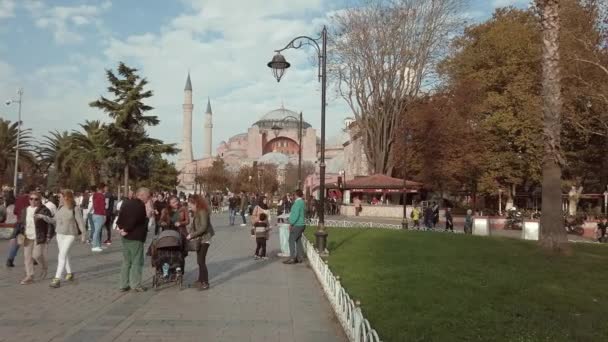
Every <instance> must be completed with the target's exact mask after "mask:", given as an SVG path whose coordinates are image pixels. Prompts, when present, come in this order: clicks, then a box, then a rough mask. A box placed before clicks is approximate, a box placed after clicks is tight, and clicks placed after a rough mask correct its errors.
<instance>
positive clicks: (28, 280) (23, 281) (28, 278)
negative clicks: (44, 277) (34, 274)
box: [21, 277, 34, 285]
mask: <svg viewBox="0 0 608 342" xmlns="http://www.w3.org/2000/svg"><path fill="white" fill-rule="evenodd" d="M32 283H34V279H32V278H31V277H25V279H23V280H22V281H21V285H29V284H32Z"/></svg>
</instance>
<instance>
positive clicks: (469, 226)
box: [464, 209, 473, 234]
mask: <svg viewBox="0 0 608 342" xmlns="http://www.w3.org/2000/svg"><path fill="white" fill-rule="evenodd" d="M464 233H465V234H472V233H473V210H471V209H469V210H467V216H465V218H464Z"/></svg>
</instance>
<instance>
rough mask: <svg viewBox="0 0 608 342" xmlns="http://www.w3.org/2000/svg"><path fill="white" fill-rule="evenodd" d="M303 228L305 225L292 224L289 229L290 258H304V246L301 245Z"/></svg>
mask: <svg viewBox="0 0 608 342" xmlns="http://www.w3.org/2000/svg"><path fill="white" fill-rule="evenodd" d="M304 229H306V226H294V227H291V229H290V231H289V256H290V257H291V259H296V258H297V259H298V260H304V246H303V245H302V234H303V233H304ZM296 247H297V249H296Z"/></svg>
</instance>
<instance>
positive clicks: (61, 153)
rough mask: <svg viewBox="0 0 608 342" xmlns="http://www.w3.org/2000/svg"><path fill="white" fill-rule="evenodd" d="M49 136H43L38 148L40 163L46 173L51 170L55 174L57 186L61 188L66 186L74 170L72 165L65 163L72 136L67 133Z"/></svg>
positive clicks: (57, 132) (56, 133) (55, 133)
mask: <svg viewBox="0 0 608 342" xmlns="http://www.w3.org/2000/svg"><path fill="white" fill-rule="evenodd" d="M49 134H50V135H45V136H44V140H43V141H42V143H41V146H40V150H39V154H40V163H41V164H42V165H43V168H46V170H47V172H48V170H49V169H51V168H53V169H54V170H55V171H56V172H57V177H58V179H59V185H60V186H63V185H65V184H67V182H68V180H69V179H70V177H71V176H72V171H73V170H74V168H72V165H70V164H69V163H66V159H67V156H68V155H69V153H70V149H71V146H72V138H73V136H72V134H70V133H68V131H63V132H59V131H53V132H50V133H49Z"/></svg>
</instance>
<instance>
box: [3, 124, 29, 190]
mask: <svg viewBox="0 0 608 342" xmlns="http://www.w3.org/2000/svg"><path fill="white" fill-rule="evenodd" d="M18 130H19V128H18V123H17V122H13V123H11V122H10V121H8V120H4V119H1V118H0V174H1V175H2V177H1V178H0V182H2V181H4V182H11V183H12V180H13V178H12V177H13V172H14V171H13V170H14V168H15V152H16V150H17V135H18V134H19V133H18ZM31 132H32V131H31V129H29V128H26V129H24V128H23V127H22V128H21V134H20V138H19V159H20V163H23V164H25V163H30V164H32V165H33V164H34V163H35V162H36V158H35V156H34V153H33V147H32V136H31Z"/></svg>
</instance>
